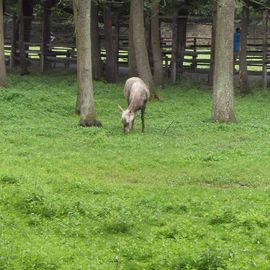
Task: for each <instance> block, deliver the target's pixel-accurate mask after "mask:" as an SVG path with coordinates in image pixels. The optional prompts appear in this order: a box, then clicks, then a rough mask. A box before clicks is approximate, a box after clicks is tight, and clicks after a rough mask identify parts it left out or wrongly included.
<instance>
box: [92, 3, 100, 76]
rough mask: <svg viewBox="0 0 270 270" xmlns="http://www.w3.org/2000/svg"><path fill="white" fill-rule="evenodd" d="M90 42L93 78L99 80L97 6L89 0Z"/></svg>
mask: <svg viewBox="0 0 270 270" xmlns="http://www.w3.org/2000/svg"><path fill="white" fill-rule="evenodd" d="M91 43H92V66H93V79H94V80H101V76H102V61H101V54H100V52H101V49H100V37H99V27H98V6H97V4H95V3H94V1H91Z"/></svg>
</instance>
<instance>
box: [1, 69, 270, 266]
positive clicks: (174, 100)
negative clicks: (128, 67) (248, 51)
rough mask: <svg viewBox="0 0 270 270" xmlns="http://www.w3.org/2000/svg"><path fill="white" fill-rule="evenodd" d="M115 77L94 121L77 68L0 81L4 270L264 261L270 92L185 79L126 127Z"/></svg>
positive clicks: (268, 228) (269, 253)
mask: <svg viewBox="0 0 270 270" xmlns="http://www.w3.org/2000/svg"><path fill="white" fill-rule="evenodd" d="M122 88H123V83H120V84H117V85H111V84H106V83H103V82H96V83H95V99H96V109H97V111H98V116H99V119H100V120H101V121H102V123H103V128H102V129H96V128H82V127H79V126H78V122H79V119H78V116H76V115H75V114H74V108H75V100H76V81H75V74H71V73H62V74H58V75H54V74H47V75H31V76H24V77H20V76H18V75H15V74H10V75H9V88H8V89H5V90H2V89H1V90H0V121H1V132H0V143H1V152H0V269H1V270H4V269H20V270H21V269H27V270H28V269H50V270H52V269H155V270H156V269H174V270H175V269H190V270H191V269H200V270H204V269H234V270H235V269H239V270H240V269H241V270H242V269H269V265H270V238H269V232H270V223H269V222H270V204H269V199H270V198H269V196H270V189H269V183H270V174H269V171H270V150H269V149H270V126H269V123H270V114H269V103H270V94H269V93H265V92H263V91H262V90H260V89H258V88H256V89H255V90H254V93H253V94H252V95H250V96H248V97H246V98H240V97H237V98H236V113H237V119H238V122H237V123H236V124H213V123H211V122H210V121H209V119H210V115H211V92H210V89H208V88H207V87H206V86H204V85H203V83H200V84H199V83H197V84H194V83H189V82H188V81H182V82H181V83H179V84H178V85H175V86H171V85H168V86H167V87H166V89H164V90H162V91H161V92H160V96H161V97H162V101H160V102H154V103H149V105H148V107H147V112H146V132H145V133H144V134H141V132H140V121H139V117H138V119H137V122H136V123H135V130H134V131H133V132H132V133H130V134H129V135H124V134H122V128H121V123H120V115H119V112H118V110H117V104H120V105H121V106H123V107H125V106H126V104H125V103H126V102H125V100H124V98H123V90H122Z"/></svg>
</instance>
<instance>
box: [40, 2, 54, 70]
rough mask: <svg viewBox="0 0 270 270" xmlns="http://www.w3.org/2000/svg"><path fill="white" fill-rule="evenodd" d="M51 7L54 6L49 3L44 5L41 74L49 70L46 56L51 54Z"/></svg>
mask: <svg viewBox="0 0 270 270" xmlns="http://www.w3.org/2000/svg"><path fill="white" fill-rule="evenodd" d="M51 7H52V4H51V3H50V2H49V1H47V2H44V3H43V16H42V44H41V51H42V53H41V72H43V71H44V70H45V69H46V68H47V63H46V56H47V55H48V53H49V43H50V28H51V27H50V16H51Z"/></svg>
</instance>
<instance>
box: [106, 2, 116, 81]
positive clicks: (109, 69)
mask: <svg viewBox="0 0 270 270" xmlns="http://www.w3.org/2000/svg"><path fill="white" fill-rule="evenodd" d="M104 34H105V47H106V66H105V77H106V80H107V81H108V82H110V83H115V82H116V81H117V73H118V63H117V62H118V59H117V56H118V52H116V47H115V42H114V30H113V14H112V6H111V4H106V5H105V8H104Z"/></svg>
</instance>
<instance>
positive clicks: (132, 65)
mask: <svg viewBox="0 0 270 270" xmlns="http://www.w3.org/2000/svg"><path fill="white" fill-rule="evenodd" d="M132 18H133V10H132V9H130V14H129V24H128V76H129V77H137V76H138V71H137V67H136V58H135V48H134V42H133V26H132Z"/></svg>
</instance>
